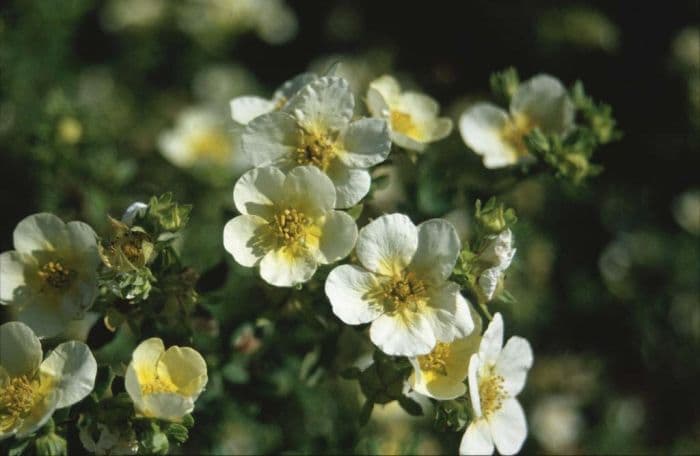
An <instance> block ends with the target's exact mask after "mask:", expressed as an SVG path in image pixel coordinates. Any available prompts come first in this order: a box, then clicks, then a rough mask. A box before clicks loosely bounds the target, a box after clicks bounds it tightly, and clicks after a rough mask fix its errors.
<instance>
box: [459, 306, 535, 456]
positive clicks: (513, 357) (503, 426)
mask: <svg viewBox="0 0 700 456" xmlns="http://www.w3.org/2000/svg"><path fill="white" fill-rule="evenodd" d="M531 366H532V349H531V348H530V344H529V343H528V341H527V340H525V339H523V338H522V337H518V336H513V337H511V338H510V339H508V342H507V343H506V346H505V347H503V318H502V317H501V314H500V313H497V314H496V315H494V317H493V320H492V321H491V323H489V326H488V328H487V329H486V332H484V336H483V338H482V339H481V344H480V346H479V352H478V353H475V354H473V355H472V357H471V360H470V361H469V397H470V399H471V404H472V410H473V412H474V420H473V421H472V422H471V423H470V424H469V426H468V427H467V430H466V432H465V433H464V437H463V438H462V443H461V444H460V447H459V452H460V454H491V453H493V449H494V445H495V446H496V448H497V449H498V452H499V453H501V454H515V453H517V452H518V451H519V450H520V447H522V445H523V442H524V441H525V438H526V437H527V422H526V419H525V413H524V412H523V409H522V407H521V406H520V403H519V402H518V400H517V399H516V398H515V396H517V395H518V393H520V391H522V389H523V387H524V386H525V378H526V377H527V371H528V370H529V369H530V367H531Z"/></svg>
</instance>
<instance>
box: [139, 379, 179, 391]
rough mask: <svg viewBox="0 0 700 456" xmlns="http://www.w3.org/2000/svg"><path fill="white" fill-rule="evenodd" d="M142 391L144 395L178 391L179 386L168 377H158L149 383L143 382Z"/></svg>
mask: <svg viewBox="0 0 700 456" xmlns="http://www.w3.org/2000/svg"><path fill="white" fill-rule="evenodd" d="M141 392H142V393H143V394H144V395H147V394H154V393H175V392H177V386H175V384H174V383H173V382H171V381H170V380H168V379H164V378H161V377H156V378H154V379H153V380H151V381H149V382H148V383H144V384H142V385H141Z"/></svg>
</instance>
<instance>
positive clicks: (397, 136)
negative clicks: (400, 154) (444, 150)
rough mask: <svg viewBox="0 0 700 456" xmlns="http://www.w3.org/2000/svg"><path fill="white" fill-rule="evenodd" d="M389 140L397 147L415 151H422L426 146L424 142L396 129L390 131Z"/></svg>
mask: <svg viewBox="0 0 700 456" xmlns="http://www.w3.org/2000/svg"><path fill="white" fill-rule="evenodd" d="M391 140H392V141H393V142H394V144H396V145H397V146H399V147H403V148H404V149H408V150H415V151H416V152H422V151H424V150H425V148H426V143H424V142H421V141H417V140H415V139H413V138H411V137H410V136H408V135H405V134H403V133H400V132H398V131H396V130H392V132H391Z"/></svg>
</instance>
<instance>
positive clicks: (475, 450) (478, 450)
mask: <svg viewBox="0 0 700 456" xmlns="http://www.w3.org/2000/svg"><path fill="white" fill-rule="evenodd" d="M459 454H461V455H485V454H493V437H492V436H491V430H490V429H489V425H488V423H487V422H486V420H484V419H479V420H475V421H472V422H471V423H470V424H469V427H467V430H466V432H465V433H464V436H463V437H462V442H461V443H460V444H459Z"/></svg>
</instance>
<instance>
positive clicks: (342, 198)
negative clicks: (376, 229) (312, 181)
mask: <svg viewBox="0 0 700 456" xmlns="http://www.w3.org/2000/svg"><path fill="white" fill-rule="evenodd" d="M326 174H327V175H328V177H330V179H331V180H332V181H333V185H335V207H337V208H348V207H352V206H354V205H356V204H357V203H359V202H360V200H361V199H362V198H364V197H365V196H367V193H369V188H370V185H371V184H372V177H371V176H370V175H369V172H367V170H364V169H356V168H348V167H347V166H345V165H344V164H343V163H342V162H341V161H340V160H334V161H333V162H331V165H330V166H329V167H328V169H327V170H326Z"/></svg>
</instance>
